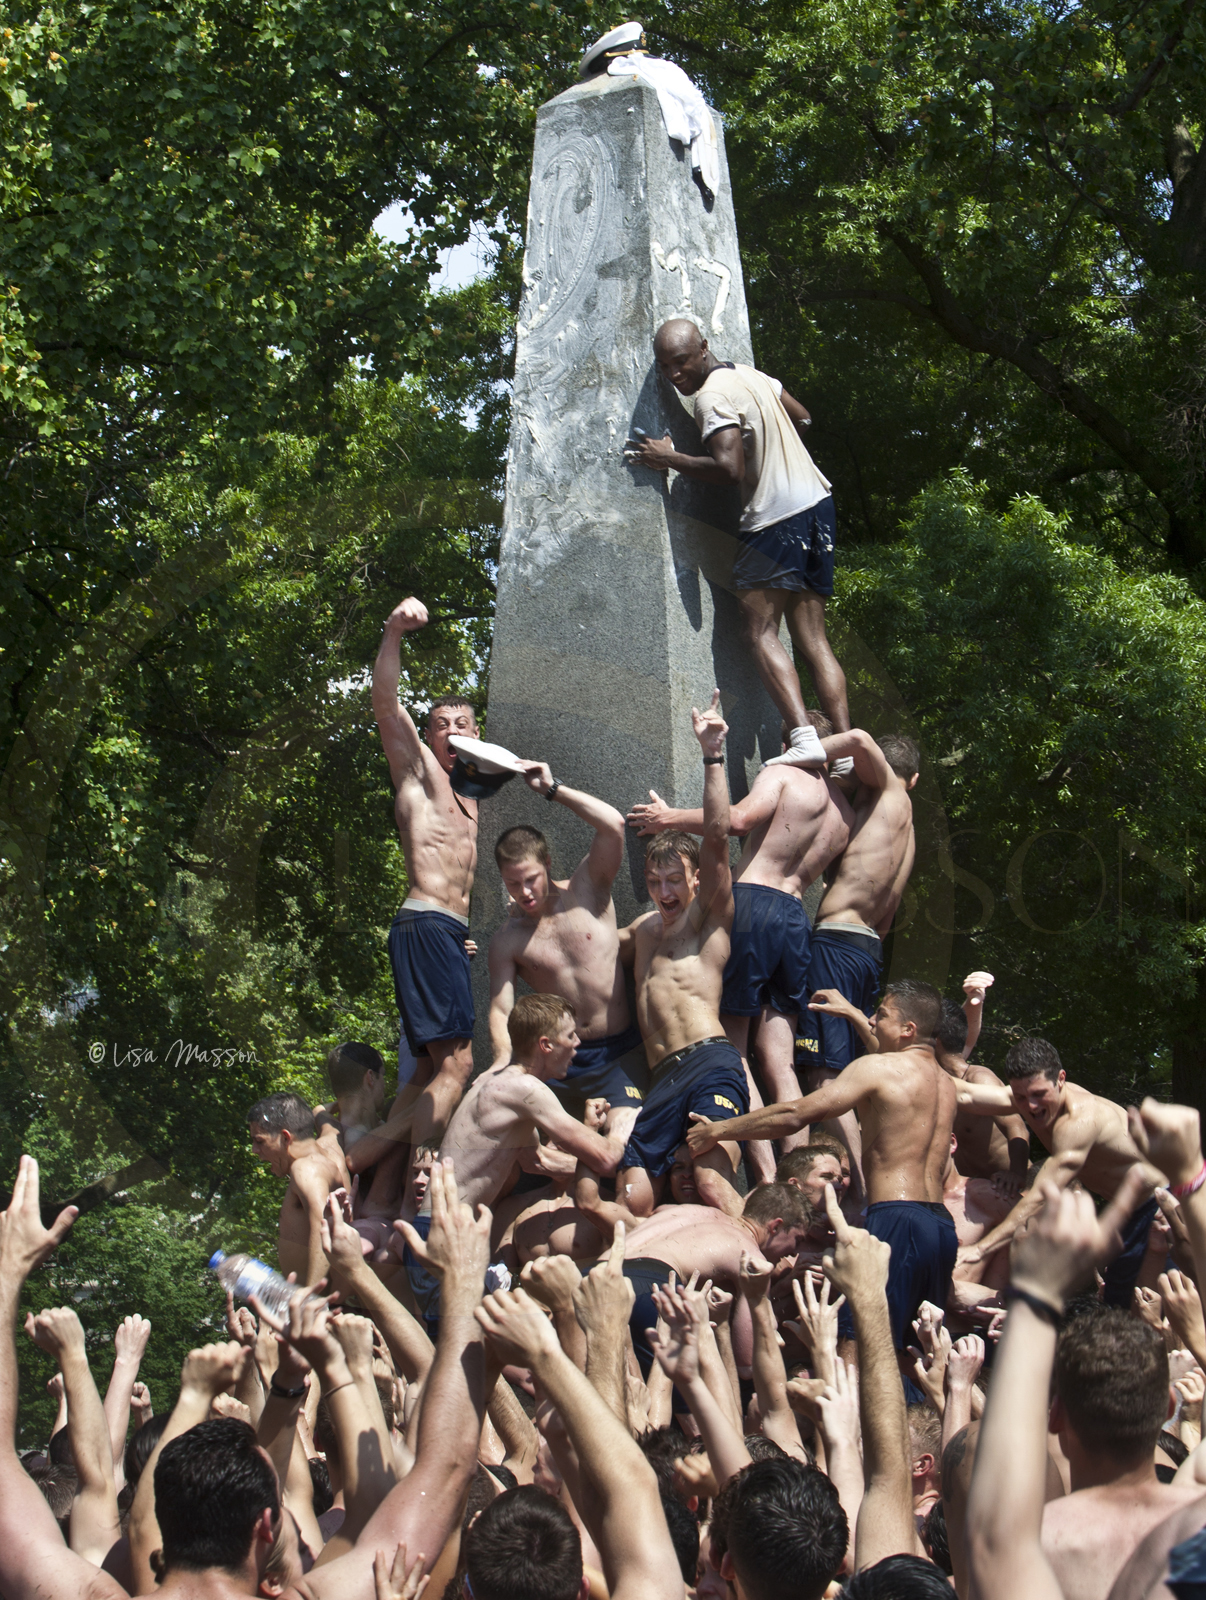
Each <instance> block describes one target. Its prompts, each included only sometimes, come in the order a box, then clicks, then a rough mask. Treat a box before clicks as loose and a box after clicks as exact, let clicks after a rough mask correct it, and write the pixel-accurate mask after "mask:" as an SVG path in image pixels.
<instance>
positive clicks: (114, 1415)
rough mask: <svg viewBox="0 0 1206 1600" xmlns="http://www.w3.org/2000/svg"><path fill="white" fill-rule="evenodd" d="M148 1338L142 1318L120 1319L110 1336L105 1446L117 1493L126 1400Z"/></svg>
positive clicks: (126, 1419) (127, 1415)
mask: <svg viewBox="0 0 1206 1600" xmlns="http://www.w3.org/2000/svg"><path fill="white" fill-rule="evenodd" d="M150 1336H151V1324H150V1323H149V1322H148V1321H147V1319H146V1318H145V1317H140V1316H138V1315H134V1316H132V1317H124V1318H123V1319H122V1321H121V1322H119V1323H118V1325H117V1331H116V1332H115V1333H114V1335H113V1347H114V1350H115V1352H116V1359H115V1360H114V1362H113V1371H112V1372H111V1373H110V1375H109V1387H108V1389H107V1390H106V1392H105V1422H106V1424H107V1426H108V1429H109V1447H110V1450H111V1452H112V1455H113V1482H114V1485H115V1486H116V1488H117V1490H118V1491H119V1492H120V1491H121V1489H122V1488H123V1487H124V1485H125V1481H126V1474H125V1468H124V1465H123V1460H124V1457H125V1453H126V1433H127V1431H128V1430H129V1426H130V1401H131V1399H132V1398H133V1395H134V1385H135V1384H136V1383H137V1382H138V1368H139V1366H140V1365H141V1364H142V1357H143V1352H144V1351H145V1350H146V1347H147V1340H148V1339H149V1338H150Z"/></svg>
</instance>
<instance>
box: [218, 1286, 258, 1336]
mask: <svg viewBox="0 0 1206 1600" xmlns="http://www.w3.org/2000/svg"><path fill="white" fill-rule="evenodd" d="M226 1331H227V1333H228V1334H229V1335H230V1337H231V1338H232V1339H234V1340H236V1341H237V1342H238V1343H239V1344H245V1345H246V1346H247V1348H248V1349H249V1350H253V1349H254V1348H255V1341H256V1339H257V1337H258V1336H259V1331H260V1325H259V1323H258V1322H257V1321H256V1320H255V1313H254V1312H252V1311H249V1310H248V1308H247V1307H246V1306H236V1305H235V1303H234V1295H233V1294H232V1293H231V1291H230V1290H229V1289H227V1291H226Z"/></svg>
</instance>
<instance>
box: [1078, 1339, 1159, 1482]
mask: <svg viewBox="0 0 1206 1600" xmlns="http://www.w3.org/2000/svg"><path fill="white" fill-rule="evenodd" d="M1052 1386H1053V1388H1054V1391H1055V1395H1056V1397H1057V1399H1058V1400H1059V1401H1060V1402H1061V1403H1062V1405H1063V1408H1064V1411H1065V1413H1066V1414H1067V1418H1068V1421H1069V1423H1070V1424H1071V1426H1072V1430H1073V1432H1074V1433H1075V1434H1076V1437H1077V1438H1078V1439H1079V1440H1080V1442H1081V1444H1083V1445H1084V1447H1085V1449H1086V1450H1088V1451H1092V1452H1101V1453H1103V1454H1106V1455H1109V1456H1112V1457H1114V1458H1115V1459H1116V1460H1118V1461H1119V1462H1131V1461H1136V1462H1137V1461H1139V1460H1140V1459H1141V1458H1142V1459H1144V1460H1146V1461H1150V1460H1151V1457H1152V1452H1153V1451H1154V1450H1155V1448H1156V1440H1157V1439H1158V1438H1159V1436H1160V1430H1161V1429H1162V1428H1163V1426H1164V1423H1165V1421H1166V1419H1167V1417H1168V1352H1167V1350H1166V1349H1165V1348H1164V1340H1163V1339H1162V1338H1161V1337H1160V1335H1159V1334H1158V1333H1157V1332H1156V1330H1155V1329H1154V1328H1151V1327H1149V1326H1148V1324H1147V1323H1146V1322H1141V1321H1140V1320H1139V1319H1138V1317H1132V1316H1131V1315H1130V1313H1129V1312H1126V1311H1115V1310H1112V1309H1109V1308H1103V1309H1102V1310H1100V1311H1096V1312H1092V1311H1091V1312H1089V1313H1087V1314H1086V1315H1085V1316H1083V1317H1077V1318H1075V1320H1074V1321H1072V1322H1070V1323H1069V1324H1068V1326H1067V1327H1066V1328H1064V1329H1063V1330H1062V1331H1061V1333H1060V1336H1059V1342H1058V1344H1057V1345H1056V1347H1055V1374H1054V1378H1053V1385H1052Z"/></svg>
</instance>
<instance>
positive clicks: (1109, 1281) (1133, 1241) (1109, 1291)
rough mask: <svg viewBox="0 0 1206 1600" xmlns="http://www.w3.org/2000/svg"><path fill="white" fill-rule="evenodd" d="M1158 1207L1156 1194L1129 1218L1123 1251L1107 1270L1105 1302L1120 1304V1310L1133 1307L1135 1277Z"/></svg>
mask: <svg viewBox="0 0 1206 1600" xmlns="http://www.w3.org/2000/svg"><path fill="white" fill-rule="evenodd" d="M1159 1209H1160V1207H1159V1206H1158V1205H1157V1204H1156V1199H1155V1196H1154V1195H1153V1196H1152V1198H1151V1199H1150V1200H1145V1201H1144V1202H1143V1204H1142V1205H1141V1206H1139V1207H1138V1209H1137V1210H1135V1211H1132V1212H1131V1214H1130V1216H1129V1217H1128V1218H1127V1220H1126V1225H1125V1227H1124V1228H1123V1230H1122V1251H1121V1253H1120V1254H1119V1255H1116V1256H1115V1257H1114V1259H1113V1261H1111V1262H1110V1264H1109V1266H1108V1267H1107V1268H1106V1269H1105V1273H1104V1277H1105V1291H1104V1293H1103V1295H1102V1299H1103V1300H1104V1301H1105V1303H1106V1305H1108V1306H1117V1307H1118V1308H1119V1310H1121V1311H1129V1310H1130V1309H1131V1301H1132V1300H1133V1299H1134V1295H1135V1281H1136V1279H1137V1278H1138V1276H1139V1269H1140V1267H1141V1266H1142V1265H1143V1258H1144V1256H1145V1255H1146V1254H1147V1236H1148V1234H1149V1233H1150V1232H1151V1231H1152V1223H1153V1222H1154V1221H1155V1220H1156V1213H1157V1212H1158V1211H1159Z"/></svg>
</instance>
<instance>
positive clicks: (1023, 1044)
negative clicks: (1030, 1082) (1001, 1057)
mask: <svg viewBox="0 0 1206 1600" xmlns="http://www.w3.org/2000/svg"><path fill="white" fill-rule="evenodd" d="M1063 1070H1064V1068H1063V1063H1062V1062H1061V1061H1060V1059H1059V1051H1058V1050H1057V1049H1056V1048H1055V1046H1054V1045H1053V1044H1048V1043H1047V1041H1046V1039H1019V1040H1018V1042H1017V1043H1016V1044H1013V1045H1010V1047H1009V1054H1008V1055H1007V1056H1006V1057H1005V1076H1006V1077H1007V1078H1008V1079H1009V1080H1010V1081H1011V1082H1013V1080H1014V1079H1017V1078H1034V1077H1037V1076H1038V1074H1039V1073H1040V1072H1041V1073H1042V1075H1043V1077H1044V1078H1047V1079H1049V1080H1050V1081H1051V1082H1052V1083H1054V1082H1055V1081H1056V1079H1057V1078H1058V1077H1059V1075H1060V1073H1061V1072H1062V1071H1063Z"/></svg>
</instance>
